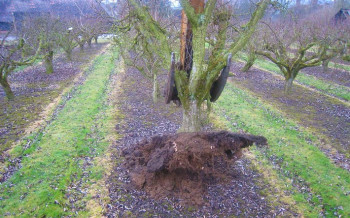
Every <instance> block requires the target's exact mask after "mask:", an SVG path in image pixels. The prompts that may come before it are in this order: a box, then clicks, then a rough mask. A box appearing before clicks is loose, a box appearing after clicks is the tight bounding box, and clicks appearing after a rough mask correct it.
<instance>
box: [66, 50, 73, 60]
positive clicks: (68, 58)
mask: <svg viewBox="0 0 350 218" xmlns="http://www.w3.org/2000/svg"><path fill="white" fill-rule="evenodd" d="M66 58H67V60H68V61H72V50H67V51H66Z"/></svg>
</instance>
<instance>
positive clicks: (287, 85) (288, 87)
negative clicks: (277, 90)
mask: <svg viewBox="0 0 350 218" xmlns="http://www.w3.org/2000/svg"><path fill="white" fill-rule="evenodd" d="M293 81H294V79H293V78H289V79H286V80H285V84H284V93H285V94H286V95H287V94H289V93H290V92H291V91H292V86H293Z"/></svg>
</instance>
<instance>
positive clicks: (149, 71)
mask: <svg viewBox="0 0 350 218" xmlns="http://www.w3.org/2000/svg"><path fill="white" fill-rule="evenodd" d="M124 34H126V33H124ZM128 36H130V38H129V37H125V35H124V36H119V37H118V36H117V37H115V38H114V41H115V43H116V44H117V46H118V47H119V49H120V50H119V51H120V53H121V56H122V57H123V60H124V63H125V64H126V65H127V66H130V67H134V68H136V69H137V70H138V71H139V72H141V73H142V75H143V76H145V77H146V78H147V79H150V80H152V81H153V93H152V98H153V102H154V103H156V102H158V98H159V94H160V91H159V84H158V74H159V73H160V72H161V71H162V70H163V67H162V65H161V62H160V58H159V57H157V56H156V54H154V53H152V52H150V50H149V49H148V48H147V47H145V48H144V47H143V46H142V44H144V43H145V41H144V39H143V37H142V36H141V35H137V36H136V37H134V38H133V37H132V34H130V32H129V34H128ZM130 39H132V40H130ZM150 60H151V61H150Z"/></svg>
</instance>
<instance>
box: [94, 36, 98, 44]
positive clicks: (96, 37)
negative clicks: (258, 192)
mask: <svg viewBox="0 0 350 218" xmlns="http://www.w3.org/2000/svg"><path fill="white" fill-rule="evenodd" d="M94 39H95V43H96V44H97V43H98V41H97V39H98V36H95V37H94Z"/></svg>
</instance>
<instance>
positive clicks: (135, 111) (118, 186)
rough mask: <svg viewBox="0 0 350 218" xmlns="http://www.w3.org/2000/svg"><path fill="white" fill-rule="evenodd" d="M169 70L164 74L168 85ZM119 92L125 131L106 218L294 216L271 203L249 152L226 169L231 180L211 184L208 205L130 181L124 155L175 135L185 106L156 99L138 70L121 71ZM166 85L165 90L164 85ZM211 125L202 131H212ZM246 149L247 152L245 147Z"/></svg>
mask: <svg viewBox="0 0 350 218" xmlns="http://www.w3.org/2000/svg"><path fill="white" fill-rule="evenodd" d="M165 74H166V72H164V75H161V76H160V77H159V81H161V83H160V85H161V86H164V81H166V75H165ZM118 80H119V82H120V88H119V90H120V95H118V99H117V105H116V107H117V108H118V110H119V111H120V112H121V113H122V114H123V116H121V117H120V118H118V119H117V120H116V131H117V133H118V134H119V135H121V136H122V138H120V139H119V140H118V141H117V142H116V144H115V146H113V147H112V148H111V152H112V154H111V159H112V160H113V161H114V164H113V171H112V172H111V173H110V176H109V178H108V180H107V181H106V182H107V186H108V190H109V203H108V205H107V211H106V213H105V216H106V217H151V216H157V217H276V216H283V215H284V216H294V215H295V213H294V212H293V211H291V210H292V209H291V208H290V207H289V206H288V205H286V204H284V203H283V202H281V201H280V199H281V196H280V195H279V194H277V193H276V195H274V196H276V199H277V200H276V202H274V203H271V202H269V201H268V198H267V196H266V194H265V193H275V191H274V187H271V186H269V185H268V184H267V183H266V181H265V180H264V178H263V177H262V176H261V175H260V174H259V173H258V172H257V171H256V170H255V168H254V167H253V166H252V164H251V163H250V160H249V158H246V157H245V155H243V157H242V158H241V159H239V160H237V161H236V162H235V164H232V165H231V167H229V168H227V172H225V173H226V175H227V182H226V183H215V184H213V183H211V184H209V185H208V187H207V193H206V194H204V197H203V198H204V202H205V204H204V205H203V206H198V207H193V206H190V205H189V204H184V203H182V200H181V199H180V198H177V197H176V196H171V195H169V196H167V197H165V198H161V199H156V198H153V197H151V196H150V194H147V192H146V191H145V190H143V189H136V188H135V186H134V185H131V184H132V183H131V181H130V174H129V170H128V169H127V168H126V167H125V164H124V162H125V161H124V158H123V157H122V156H121V155H122V154H121V153H122V151H123V150H124V149H132V148H133V147H134V146H136V145H137V144H139V143H140V142H141V141H143V140H145V139H150V138H152V137H153V136H156V135H158V136H162V135H174V134H175V133H176V131H177V130H178V129H179V127H180V126H179V123H180V122H181V114H182V111H181V110H180V108H177V107H175V105H173V104H170V105H166V104H164V98H161V99H160V100H159V102H158V103H153V102H152V83H151V81H149V80H147V79H145V77H143V76H142V75H141V73H139V72H137V71H135V70H134V69H126V71H125V72H123V73H118ZM161 90H164V89H163V88H162V89H161ZM212 130H213V127H211V126H207V127H205V128H204V129H203V131H212ZM243 154H244V152H243Z"/></svg>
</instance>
